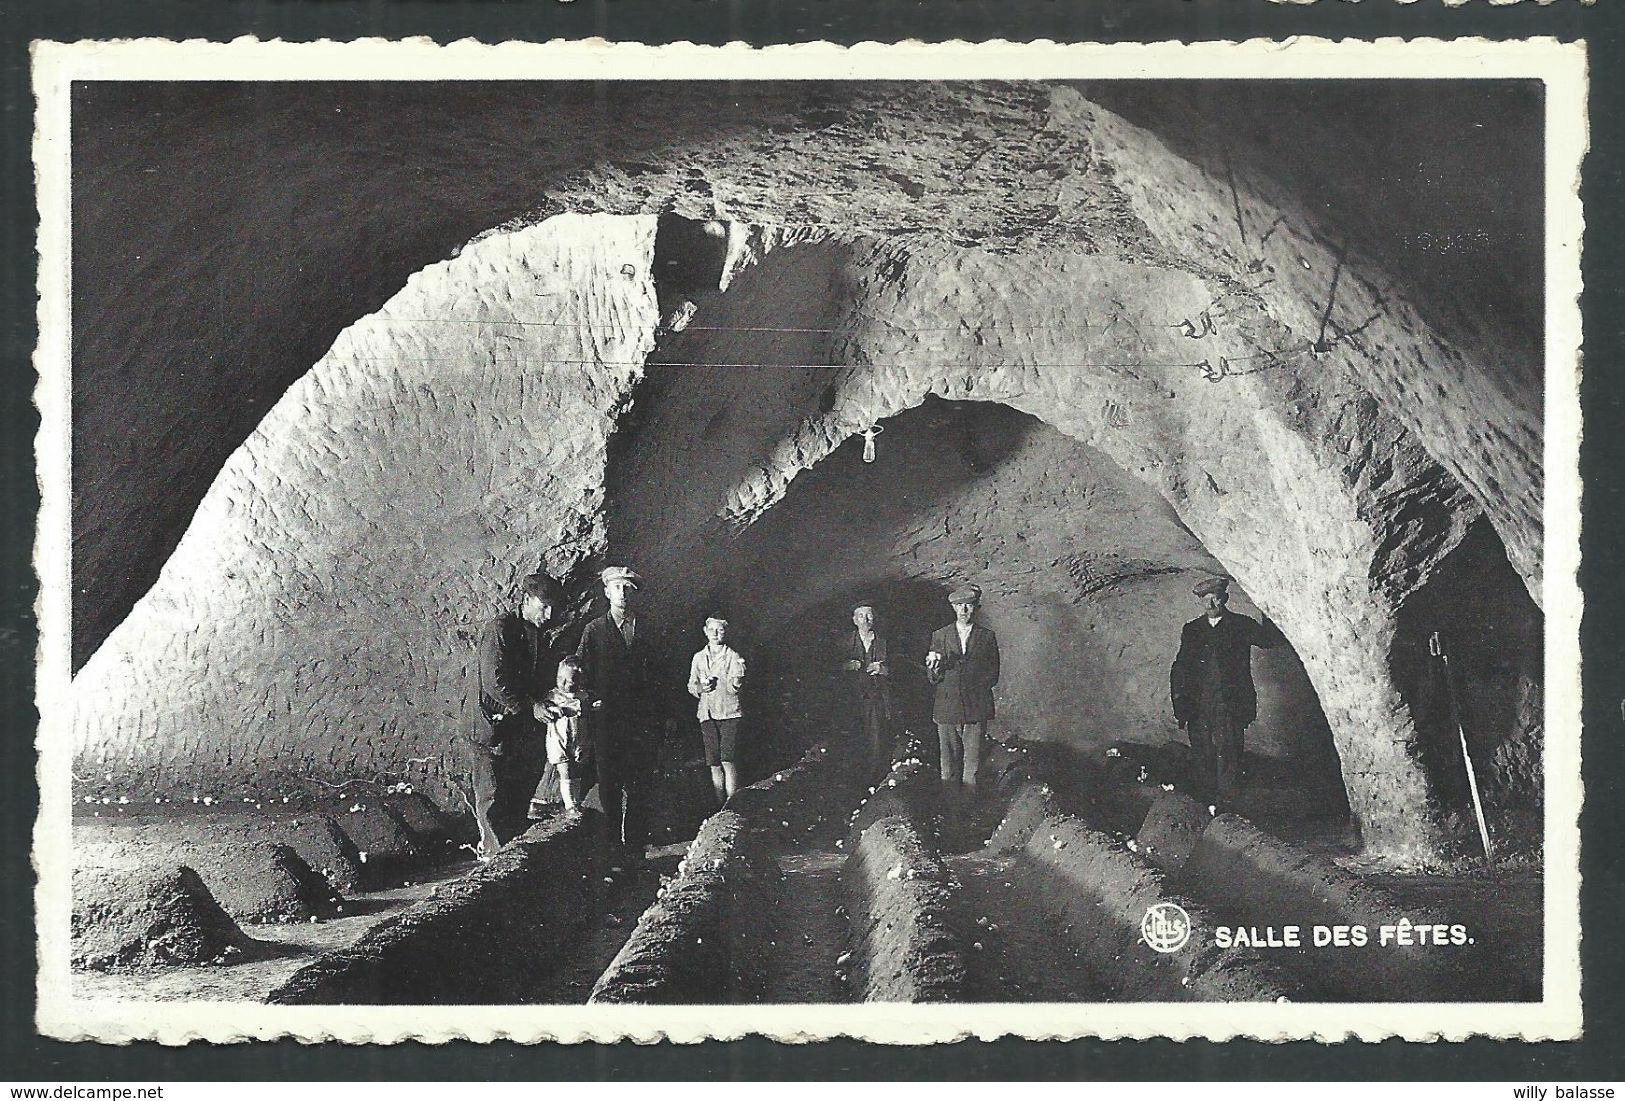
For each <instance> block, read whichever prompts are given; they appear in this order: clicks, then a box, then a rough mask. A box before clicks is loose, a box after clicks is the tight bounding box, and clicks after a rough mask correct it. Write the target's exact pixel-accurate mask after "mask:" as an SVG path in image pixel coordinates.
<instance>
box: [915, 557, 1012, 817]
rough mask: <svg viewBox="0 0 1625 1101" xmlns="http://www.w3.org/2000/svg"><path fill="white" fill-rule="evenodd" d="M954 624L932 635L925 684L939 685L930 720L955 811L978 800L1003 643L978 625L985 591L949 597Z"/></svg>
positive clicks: (971, 589) (964, 590) (964, 589)
mask: <svg viewBox="0 0 1625 1101" xmlns="http://www.w3.org/2000/svg"><path fill="white" fill-rule="evenodd" d="M948 603H950V604H952V605H953V608H954V622H952V623H950V624H948V626H946V627H943V628H940V629H939V630H937V631H936V633H934V634H933V635H932V636H931V648H930V650H929V651H928V652H927V653H926V655H925V673H926V679H927V680H929V681H930V682H931V683H932V684H933V685H935V686H936V697H935V700H934V701H933V703H932V706H931V720H932V721H933V722H934V723H936V724H937V745H938V748H939V750H940V751H941V766H942V789H943V794H944V795H945V796H946V797H947V799H948V806H949V808H950V809H953V810H957V808H958V804H959V802H960V801H961V799H964V800H969V799H973V798H974V797H975V795H976V772H977V769H978V768H979V767H980V766H981V762H982V740H983V739H984V738H985V737H986V736H987V724H988V720H990V719H992V718H993V686H994V685H995V684H997V683H999V639H998V636H996V635H995V634H994V633H993V632H992V631H990V630H988V629H987V628H986V627H983V626H982V625H981V624H979V623H976V622H974V620H975V617H976V610H977V608H979V607H981V604H982V590H981V589H979V588H977V587H976V586H975V585H961V586H960V587H959V588H957V589H954V590H953V591H952V592H950V593H949V594H948Z"/></svg>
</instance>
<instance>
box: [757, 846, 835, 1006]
mask: <svg viewBox="0 0 1625 1101" xmlns="http://www.w3.org/2000/svg"><path fill="white" fill-rule="evenodd" d="M777 860H778V865H779V871H780V872H781V873H782V874H783V875H784V880H783V882H782V883H781V884H780V888H781V893H780V903H781V904H780V907H779V912H778V927H777V929H776V932H775V936H774V938H773V945H772V947H773V949H774V951H775V952H776V953H777V957H776V958H777V963H776V966H775V967H774V969H773V970H772V972H771V973H770V974H769V975H768V976H766V984H765V986H766V989H765V992H764V994H763V997H762V1000H763V1001H766V1002H783V1003H805V1002H845V1001H850V1000H851V995H850V992H849V990H848V988H847V984H846V975H847V971H846V961H845V960H843V958H842V957H843V955H844V954H845V953H847V952H848V951H849V946H848V932H849V931H848V926H847V919H846V907H845V905H844V902H843V895H842V890H841V866H842V865H843V864H844V863H845V861H846V857H845V856H844V854H842V853H840V852H839V851H837V850H836V849H835V848H833V847H829V848H819V849H813V850H810V851H806V852H787V853H780V854H779V855H778V857H777Z"/></svg>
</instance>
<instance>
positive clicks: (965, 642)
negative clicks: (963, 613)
mask: <svg viewBox="0 0 1625 1101" xmlns="http://www.w3.org/2000/svg"><path fill="white" fill-rule="evenodd" d="M973 626H975V624H972V623H957V622H956V623H955V624H954V630H956V631H958V632H959V648H960V649H961V650H964V651H969V650H970V632H971V628H972V627H973Z"/></svg>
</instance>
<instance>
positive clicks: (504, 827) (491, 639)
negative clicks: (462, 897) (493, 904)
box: [469, 573, 564, 856]
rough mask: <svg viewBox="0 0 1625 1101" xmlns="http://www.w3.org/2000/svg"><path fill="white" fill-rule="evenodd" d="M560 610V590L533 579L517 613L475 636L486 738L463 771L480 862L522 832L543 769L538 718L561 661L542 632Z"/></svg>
mask: <svg viewBox="0 0 1625 1101" xmlns="http://www.w3.org/2000/svg"><path fill="white" fill-rule="evenodd" d="M562 603H563V591H562V589H561V587H560V585H559V583H558V582H557V581H556V580H554V579H553V578H552V577H550V576H548V575H547V574H545V573H533V574H531V575H530V576H529V577H526V578H525V579H524V581H523V582H521V583H520V605H519V611H517V612H506V613H504V614H502V615H499V616H497V617H496V618H495V619H493V620H491V621H490V622H489V623H487V624H486V625H485V628H484V630H483V631H481V633H480V645H479V670H480V712H481V713H482V714H483V715H484V716H485V721H486V723H487V730H486V731H483V732H482V734H484V736H483V737H481V736H479V735H476V736H475V737H472V738H470V750H471V752H470V755H469V770H470V772H471V773H472V778H473V781H474V817H475V818H476V819H478V822H479V827H480V854H481V855H482V856H490V855H491V854H492V853H494V852H496V850H497V848H498V847H500V846H502V845H506V844H507V843H508V842H509V841H511V840H513V838H514V837H516V836H518V835H519V834H520V833H523V832H524V829H525V825H526V820H527V816H528V812H529V809H530V797H531V793H532V792H534V791H535V790H536V785H537V783H538V782H539V781H540V780H541V778H542V772H543V770H544V769H546V767H547V744H546V739H545V737H544V731H543V728H542V724H541V722H540V716H539V714H538V710H539V709H540V708H542V707H544V706H545V704H544V701H546V699H547V695H548V693H549V692H551V691H552V689H553V679H554V676H555V674H556V672H557V670H558V664H559V659H560V658H561V657H563V656H564V655H563V652H562V649H561V648H560V647H559V645H558V639H557V636H556V635H555V634H553V633H551V632H549V631H548V630H547V625H548V623H549V622H550V621H551V620H552V619H553V616H554V613H555V612H556V611H557V610H558V609H559V607H560V606H561V605H562Z"/></svg>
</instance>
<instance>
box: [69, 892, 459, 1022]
mask: <svg viewBox="0 0 1625 1101" xmlns="http://www.w3.org/2000/svg"><path fill="white" fill-rule="evenodd" d="M472 867H474V863H473V862H472V861H463V862H461V863H457V864H446V865H443V866H441V867H439V868H436V869H434V870H433V872H426V873H424V874H425V876H426V878H425V879H423V880H422V881H419V882H416V883H413V884H412V885H411V886H408V887H396V888H393V889H391V890H385V891H374V892H370V893H357V894H355V895H354V896H353V897H351V898H348V899H346V900H345V901H344V903H343V905H342V908H341V910H340V912H339V913H338V914H336V915H335V916H334V917H332V918H329V919H328V920H326V921H318V922H308V923H305V924H299V925H295V924H289V925H255V926H250V927H249V928H248V929H247V930H246V932H247V933H248V935H249V937H250V939H251V940H252V941H253V944H252V946H251V947H250V948H249V949H248V950H246V951H244V952H243V953H242V954H241V955H240V956H238V957H236V958H235V959H236V962H232V963H226V964H218V965H214V964H211V965H206V966H201V967H154V968H143V969H139V970H132V971H108V972H102V971H76V972H74V976H73V993H74V997H76V998H84V999H110V1000H115V999H116V1000H138V1001H228V1002H229V1001H244V1002H259V1001H264V1000H265V997H266V995H267V994H269V993H270V992H271V991H272V990H273V989H275V988H276V987H277V986H278V985H280V984H281V983H282V982H284V981H285V980H286V979H287V978H288V977H289V976H290V975H292V974H293V973H294V972H295V971H297V970H299V968H301V967H303V966H304V965H305V964H307V963H309V962H310V961H311V960H313V959H314V958H315V957H316V956H317V955H318V954H319V953H321V952H324V951H327V950H329V949H333V948H342V947H344V946H345V945H348V944H353V943H354V942H355V941H356V940H358V939H359V938H360V937H361V936H362V934H364V933H366V931H367V930H369V929H371V928H372V927H373V926H374V925H377V924H378V923H379V922H380V921H383V920H384V919H385V918H387V917H389V916H390V915H391V914H394V913H397V912H399V911H400V910H403V909H405V908H406V907H407V906H410V905H411V904H412V903H414V902H417V901H419V900H420V899H424V898H428V897H429V896H430V895H432V894H433V893H434V889H435V887H436V886H438V885H439V884H442V883H446V882H449V881H451V880H454V879H457V878H459V877H460V876H462V875H464V874H466V873H467V872H468V871H469V870H470V869H471V868H472Z"/></svg>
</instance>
